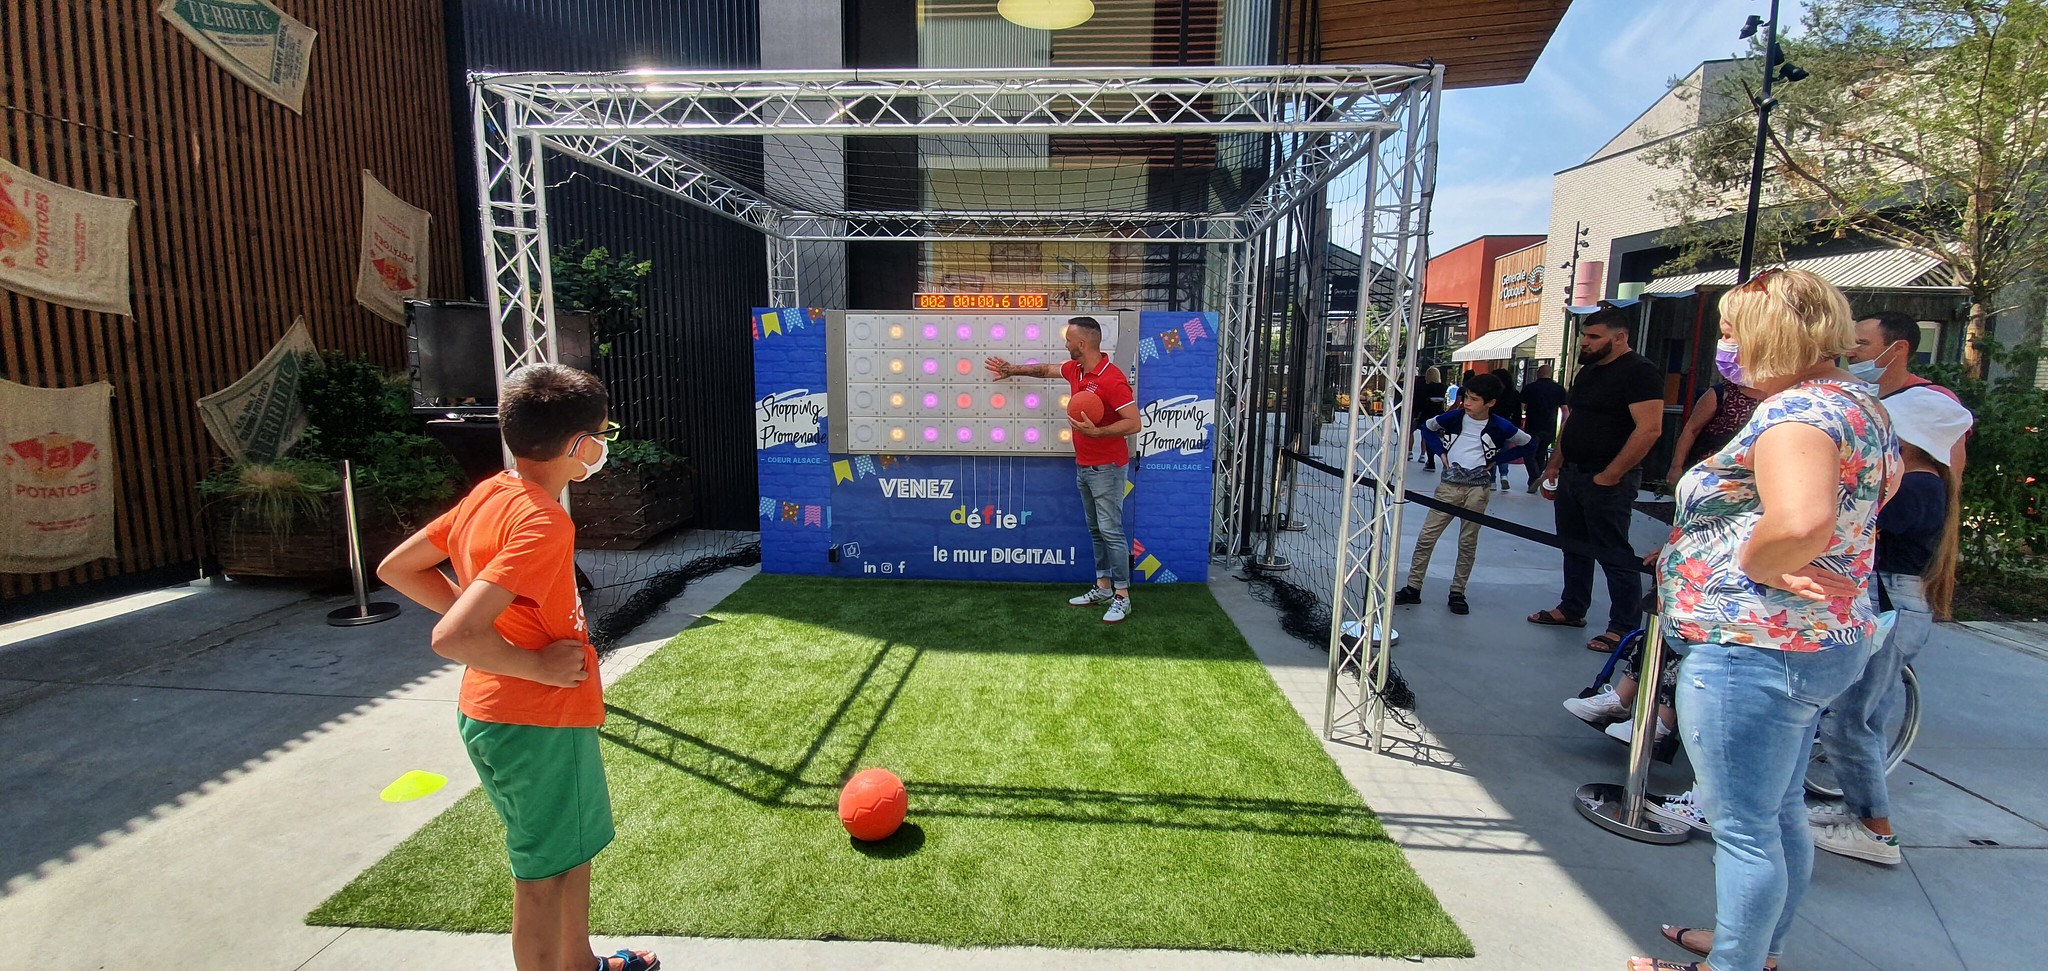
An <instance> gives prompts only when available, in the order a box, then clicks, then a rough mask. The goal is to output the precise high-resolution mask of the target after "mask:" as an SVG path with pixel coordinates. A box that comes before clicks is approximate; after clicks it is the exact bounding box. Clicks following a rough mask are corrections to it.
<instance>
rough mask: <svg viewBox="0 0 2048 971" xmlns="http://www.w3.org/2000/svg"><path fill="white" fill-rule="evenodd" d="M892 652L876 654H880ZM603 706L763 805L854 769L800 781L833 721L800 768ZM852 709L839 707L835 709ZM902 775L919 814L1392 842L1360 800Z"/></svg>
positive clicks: (668, 757) (813, 793)
mask: <svg viewBox="0 0 2048 971" xmlns="http://www.w3.org/2000/svg"><path fill="white" fill-rule="evenodd" d="M888 653H889V652H888V651H884V652H881V653H880V654H878V656H877V661H878V662H879V661H880V660H882V659H883V658H884V657H886V655H887V654H888ZM911 664H914V661H913V662H911V663H908V664H905V665H903V668H902V672H903V674H904V675H907V674H908V673H909V669H910V667H911ZM877 669H878V666H875V667H870V668H869V672H870V673H872V672H874V671H875V670H877ZM862 684H863V687H866V686H869V685H872V684H873V682H872V680H870V679H868V678H863V682H862ZM901 687H902V685H901V683H900V681H899V682H898V683H897V684H894V685H892V686H890V688H889V694H888V699H889V703H893V701H894V699H895V697H896V693H897V692H898V691H900V690H901ZM859 694H860V692H859V691H858V690H857V691H856V692H855V693H854V695H851V696H849V701H852V699H853V698H854V697H857V696H858V695H859ZM887 707H888V704H887V703H885V704H883V705H882V706H881V707H880V709H879V710H877V711H875V712H874V718H873V719H872V720H871V721H870V722H869V723H868V728H867V729H866V730H865V731H863V732H861V733H859V736H858V738H857V739H853V740H848V741H847V742H842V743H841V744H840V746H838V747H849V746H850V747H851V748H852V749H853V751H854V753H855V754H854V758H856V759H857V758H858V753H859V752H860V751H863V750H865V748H866V746H867V740H868V739H869V738H871V737H872V736H873V733H874V730H875V728H876V727H877V726H879V725H880V723H881V718H882V715H884V714H886V711H887ZM606 708H607V710H608V711H609V712H610V714H611V715H612V716H613V719H614V720H610V721H607V723H606V724H605V727H604V728H603V729H601V730H600V732H601V734H602V736H603V737H604V738H605V739H606V740H607V741H610V742H612V743H614V744H616V745H618V746H620V747H622V748H625V749H627V750H630V751H632V752H636V753H638V754H640V755H643V756H646V757H647V758H650V759H654V760H655V761H658V762H660V763H662V764H664V765H667V766H669V767H670V768H673V769H676V770H677V771H680V772H682V773H684V774H686V775H689V776H692V777H694V778H697V779H701V780H703V781H705V782H708V783H711V784H712V785H715V786H718V787H719V788H722V789H725V790H726V791H728V792H731V793H733V794H734V795H737V796H739V797H740V798H743V799H746V800H749V801H751V802H754V803H757V804H759V805H763V806H770V807H775V808H782V809H798V810H807V811H814V812H823V813H836V812H837V811H838V799H839V787H840V785H842V784H843V782H844V779H845V778H846V777H848V776H850V775H851V769H850V768H847V766H848V765H850V764H851V763H841V766H840V767H841V772H840V774H838V775H837V776H835V777H830V778H834V779H836V781H829V782H828V781H816V780H817V777H816V776H813V777H812V778H810V779H806V778H805V773H804V766H808V765H810V764H811V763H812V762H813V760H814V759H815V757H816V756H817V755H818V754H819V753H820V752H822V751H823V750H824V749H825V748H826V747H827V744H828V743H830V742H831V741H832V739H831V738H829V737H828V736H830V735H831V734H832V729H831V727H829V726H828V729H827V732H826V733H825V734H824V735H821V737H820V740H819V742H818V743H816V744H814V745H813V746H812V749H811V752H810V754H808V755H806V756H805V760H804V763H803V764H802V765H800V766H799V767H798V768H796V769H784V768H781V767H779V766H776V765H772V764H770V763H767V762H763V761H761V760H760V759H757V758H754V757H752V756H749V755H746V754H745V753H742V752H735V751H733V750H731V749H728V748H724V747H722V746H718V745H714V744H712V743H710V742H708V741H705V740H704V739H702V738H700V737H698V736H696V735H693V734H691V733H689V732H686V731H683V730H681V729H678V728H675V727H673V726H670V725H667V724H663V723H662V722H659V721H656V720H654V719H652V718H648V717H646V716H643V715H641V714H640V713H638V712H635V711H632V710H630V709H627V708H622V707H619V706H617V705H607V706H606ZM850 708H851V706H849V705H842V708H841V710H842V711H846V710H850ZM621 722H626V723H630V725H631V727H624V726H622V725H621ZM835 724H836V723H835ZM906 781H907V784H908V785H909V788H910V808H911V812H912V813H914V814H916V815H919V816H924V817H961V818H972V819H1009V820H1036V821H1045V822H1058V823H1078V824H1097V825H1128V826H1145V827H1157V828H1166V829H1188V830H1217V831H1231V832H1243V833H1259V834H1265V835H1279V836H1306V837H1318V838H1335V839H1351V840H1360V841H1366V842H1387V841H1388V839H1387V835H1386V832H1385V831H1384V830H1383V829H1382V828H1381V826H1380V823H1379V820H1378V818H1377V817H1375V816H1374V815H1373V813H1372V811H1371V810H1368V809H1366V808H1365V807H1363V806H1346V805H1342V804H1338V803H1326V802H1306V801H1300V800H1287V799H1243V798H1234V797H1229V796H1209V795H1200V794H1196V793H1173V792H1118V791H1113V790H1105V789H1070V788H1046V787H1035V786H997V785H977V784H971V783H949V782H937V781H930V780H919V779H911V780H906Z"/></svg>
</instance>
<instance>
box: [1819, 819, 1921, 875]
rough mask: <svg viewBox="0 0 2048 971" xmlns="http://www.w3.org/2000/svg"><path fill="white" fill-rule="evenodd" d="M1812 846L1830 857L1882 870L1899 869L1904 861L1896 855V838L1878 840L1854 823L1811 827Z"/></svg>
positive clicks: (1897, 849)
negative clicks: (1880, 866) (1879, 865)
mask: <svg viewBox="0 0 2048 971" xmlns="http://www.w3.org/2000/svg"><path fill="white" fill-rule="evenodd" d="M1813 845H1814V846H1816V847H1818V848H1820V849H1823V850H1826V851H1828V852H1829V853H1835V854H1839V855H1841V856H1847V857H1852V858H1854V859H1858V860H1868V861H1870V862H1872V863H1881V864H1883V865H1885V866H1898V865H1899V864H1900V863H1902V862H1904V861H1905V857H1904V856H1902V855H1900V853H1899V838H1898V837H1897V836H1879V835H1877V834H1876V833H1873V832H1871V831H1870V830H1868V829H1866V828H1864V826H1863V823H1862V822H1861V821H1858V820H1854V819H1852V820H1849V821H1848V822H1845V823H1828V824H1826V825H1824V826H1815V827H1813Z"/></svg>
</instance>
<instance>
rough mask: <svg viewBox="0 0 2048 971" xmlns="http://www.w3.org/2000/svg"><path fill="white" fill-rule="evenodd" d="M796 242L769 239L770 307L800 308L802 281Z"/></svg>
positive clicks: (779, 236) (786, 238)
mask: <svg viewBox="0 0 2048 971" xmlns="http://www.w3.org/2000/svg"><path fill="white" fill-rule="evenodd" d="M798 276H799V268H798V261H797V245H796V240H793V239H790V238H789V237H787V236H781V235H772V234H771V235H770V236H769V237H768V306H771V307H800V306H802V304H800V303H798V301H799V300H801V299H802V298H803V294H802V289H801V286H802V281H801V280H800V279H798Z"/></svg>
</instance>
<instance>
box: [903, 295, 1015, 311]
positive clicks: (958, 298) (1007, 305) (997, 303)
mask: <svg viewBox="0 0 2048 971" xmlns="http://www.w3.org/2000/svg"><path fill="white" fill-rule="evenodd" d="M911 306H913V307H915V308H917V309H918V310H1044V309H1045V294H1042V293H920V294H916V295H914V296H913V297H912V302H911Z"/></svg>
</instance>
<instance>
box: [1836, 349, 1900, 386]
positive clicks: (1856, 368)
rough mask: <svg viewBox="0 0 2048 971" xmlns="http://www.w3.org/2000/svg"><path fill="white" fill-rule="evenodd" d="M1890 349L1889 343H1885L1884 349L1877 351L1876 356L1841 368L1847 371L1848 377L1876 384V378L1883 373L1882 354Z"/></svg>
mask: <svg viewBox="0 0 2048 971" xmlns="http://www.w3.org/2000/svg"><path fill="white" fill-rule="evenodd" d="M1891 349H1892V347H1891V345H1890V344H1886V345H1885V346H1884V350H1882V351H1878V352H1877V356H1876V357H1873V358H1871V359H1870V360H1868V361H1856V362H1853V363H1851V364H1849V365H1848V366H1847V367H1845V368H1843V370H1846V371H1848V372H1849V376H1850V377H1853V378H1855V379H1856V380H1858V381H1861V382H1863V383H1864V384H1876V383H1877V379H1878V378H1879V377H1882V376H1883V375H1884V356H1885V354H1886V353H1887V352H1889V351H1890V350H1891Z"/></svg>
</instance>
